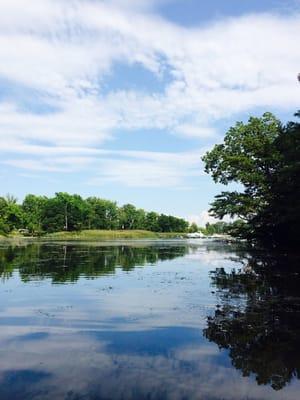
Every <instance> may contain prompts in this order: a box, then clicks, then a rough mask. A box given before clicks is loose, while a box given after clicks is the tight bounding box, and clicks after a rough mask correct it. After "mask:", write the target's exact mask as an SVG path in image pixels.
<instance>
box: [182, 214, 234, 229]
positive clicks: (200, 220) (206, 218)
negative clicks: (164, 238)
mask: <svg viewBox="0 0 300 400" xmlns="http://www.w3.org/2000/svg"><path fill="white" fill-rule="evenodd" d="M186 219H187V221H189V222H190V223H193V222H195V223H196V224H197V225H198V226H202V227H204V226H205V225H206V224H207V223H210V224H214V223H216V222H219V221H220V220H219V219H217V218H214V217H212V216H211V215H210V214H209V212H208V211H207V210H203V211H201V212H200V213H199V214H197V215H189V216H188V217H187V218H186ZM222 221H225V222H230V221H232V219H230V218H229V217H225V218H223V220H222Z"/></svg>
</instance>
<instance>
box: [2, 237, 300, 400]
mask: <svg viewBox="0 0 300 400" xmlns="http://www.w3.org/2000/svg"><path fill="white" fill-rule="evenodd" d="M298 261H299V260H297V259H296V258H293V259H290V258H287V257H283V256H282V257H274V256H273V257H270V256H266V255H265V254H249V253H247V252H245V251H243V250H242V249H238V248H235V247H234V246H232V245H231V246H230V245H224V244H220V243H213V242H205V241H189V242H186V241H177V242H176V241H168V242H162V241H161V242H160V241H154V242H127V243H119V244H109V243H107V244H105V245H101V244H87V243H64V244H62V243H51V244H49V243H48V244H46V243H44V244H34V243H33V244H28V245H26V246H25V245H19V246H8V245H1V246H0V274H1V282H0V399H1V400H6V399H7V400H8V399H9V400H19V399H20V400H27V399H28V400H29V399H30V400H37V399H41V400H42V399H47V400H48V399H49V400H50V399H51V400H55V399H67V400H75V399H76V400H79V399H80V400H100V399H106V400H108V399H124V400H126V399H134V400H135V399H139V400H143V399H149V400H156V399H175V400H176V399H185V400H187V399H205V400H210V399H211V400H213V399H226V400H227V399H228V400H229V399H230V400H231V399H233V400H235V399H236V400H240V399H248V400H249V399H253V400H258V399H259V400H261V399H275V400H276V399H287V400H289V399H295V400H296V399H297V400H298V399H299V398H300V380H299V379H300V352H299V344H300V299H299V297H300V285H299V284H300V278H299V274H298V272H297V271H298V270H299V268H298ZM283 270H284V273H283V272H282V271H283Z"/></svg>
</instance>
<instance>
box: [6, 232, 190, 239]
mask: <svg viewBox="0 0 300 400" xmlns="http://www.w3.org/2000/svg"><path fill="white" fill-rule="evenodd" d="M183 236H184V233H176V232H175V233H174V232H170V233H169V232H167V233H161V232H151V231H145V230H117V231H111V230H83V231H79V232H55V233H48V234H45V235H43V236H42V237H41V239H42V240H87V241H93V240H94V241H96V240H118V239H172V238H179V237H183ZM22 237H23V236H22V235H20V234H19V235H18V238H22ZM9 238H10V237H6V239H9ZM11 238H16V235H14V236H11ZM3 239H4V238H3ZM0 240H1V237H0Z"/></svg>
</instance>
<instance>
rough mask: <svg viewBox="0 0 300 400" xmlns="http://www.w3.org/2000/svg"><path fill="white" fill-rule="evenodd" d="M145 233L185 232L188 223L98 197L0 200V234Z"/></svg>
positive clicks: (60, 194)
mask: <svg viewBox="0 0 300 400" xmlns="http://www.w3.org/2000/svg"><path fill="white" fill-rule="evenodd" d="M83 229H85V230H100V229H102V230H114V231H116V230H148V231H152V232H170V233H172V232H186V231H187V229H188V222H186V221H185V220H183V219H181V218H176V217H173V216H170V215H163V214H161V215H159V214H157V213H155V212H153V211H152V212H146V211H145V210H143V209H138V208H136V207H135V206H134V205H132V204H125V205H124V206H122V207H118V206H117V204H116V202H113V201H110V200H105V199H101V198H97V197H89V198H87V199H83V198H82V197H81V196H79V195H76V194H74V195H70V194H68V193H64V192H59V193H56V194H55V196H54V197H51V198H47V197H45V196H36V195H33V194H28V195H27V196H26V197H25V199H24V201H23V203H22V204H18V203H17V200H16V199H15V198H14V197H13V196H11V195H9V196H6V198H4V197H0V234H4V235H7V234H9V233H11V232H12V231H14V230H19V231H21V232H22V233H25V232H26V233H27V234H29V235H35V236H39V235H42V234H44V233H53V232H60V231H65V232H78V231H81V230H83Z"/></svg>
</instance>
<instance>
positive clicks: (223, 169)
mask: <svg viewBox="0 0 300 400" xmlns="http://www.w3.org/2000/svg"><path fill="white" fill-rule="evenodd" d="M299 135H300V133H299V124H297V123H289V124H287V126H286V127H284V126H282V124H281V123H280V121H279V120H278V119H276V118H275V116H274V115H272V114H271V113H265V114H264V115H263V116H262V118H254V117H251V118H250V119H249V121H248V123H247V124H244V123H242V122H238V123H237V124H236V125H235V126H234V127H232V128H230V129H229V131H228V132H227V133H226V135H225V138H224V143H223V144H218V145H215V146H214V148H213V149H212V150H211V151H209V152H207V153H206V155H205V156H204V157H203V161H204V164H205V171H206V172H207V173H210V174H211V175H212V177H213V179H214V181H215V182H216V183H221V184H223V185H228V184H230V183H232V182H233V183H238V184H241V186H242V189H243V190H242V191H237V190H235V191H223V192H221V194H219V195H217V196H216V197H215V201H214V202H213V203H212V207H211V210H210V212H211V213H212V215H214V216H216V217H218V218H220V219H222V218H223V217H224V216H225V215H229V216H231V217H238V219H239V220H240V221H239V222H237V223H234V224H233V228H234V230H233V231H234V232H235V234H236V235H240V236H243V237H246V238H250V239H253V238H255V239H258V240H262V239H264V241H265V242H269V243H272V244H273V243H276V240H275V236H274V234H273V233H274V232H275V231H276V230H277V234H276V239H277V243H279V241H280V240H281V239H280V236H282V229H283V226H285V227H286V228H287V227H288V225H289V224H288V223H287V220H289V222H291V218H288V217H287V215H288V213H289V212H287V211H286V210H287V207H286V205H284V204H285V202H286V201H287V200H288V199H289V200H288V201H289V202H290V203H291V202H292V192H294V195H296V196H298V199H299V185H298V184H297V183H296V182H297V181H298V179H297V175H298V173H299V161H298V160H300V151H299ZM298 176H299V175H298ZM283 187H285V188H284V189H283ZM294 200H295V199H294ZM280 203H281V209H282V208H284V210H283V212H282V214H281V216H282V217H281V220H284V221H285V223H283V224H282V225H281V227H278V229H277V228H276V225H278V222H277V221H276V216H275V215H278V212H277V210H278V207H279V205H280ZM298 203H299V202H298ZM289 208H290V207H289ZM291 209H293V207H291ZM274 213H275V215H274ZM292 215H293V218H294V221H293V222H292V224H293V225H294V224H295V223H296V224H297V225H298V226H299V215H300V213H299V207H298V208H297V210H296V211H293V212H292ZM290 217H291V215H290ZM270 221H271V222H270ZM294 226H295V225H294ZM289 229H290V228H289ZM290 236H291V235H290Z"/></svg>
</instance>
